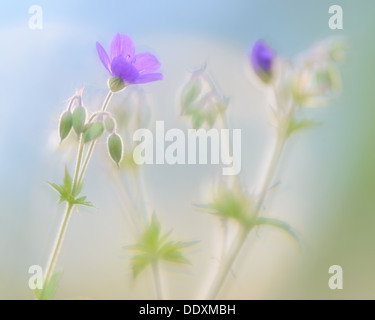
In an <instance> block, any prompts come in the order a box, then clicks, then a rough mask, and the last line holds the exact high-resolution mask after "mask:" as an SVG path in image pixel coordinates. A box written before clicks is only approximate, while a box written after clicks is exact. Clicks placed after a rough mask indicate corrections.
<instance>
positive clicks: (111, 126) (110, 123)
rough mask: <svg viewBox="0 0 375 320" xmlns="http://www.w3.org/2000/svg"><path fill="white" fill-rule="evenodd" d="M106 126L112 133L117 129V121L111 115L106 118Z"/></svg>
mask: <svg viewBox="0 0 375 320" xmlns="http://www.w3.org/2000/svg"><path fill="white" fill-rule="evenodd" d="M104 127H105V129H106V130H107V131H108V132H109V133H112V132H113V131H114V130H115V127H116V126H115V121H114V120H113V119H112V118H111V117H107V118H105V120H104Z"/></svg>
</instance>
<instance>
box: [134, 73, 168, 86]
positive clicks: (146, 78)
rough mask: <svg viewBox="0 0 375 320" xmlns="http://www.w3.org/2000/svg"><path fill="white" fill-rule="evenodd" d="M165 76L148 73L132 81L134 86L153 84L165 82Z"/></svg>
mask: <svg viewBox="0 0 375 320" xmlns="http://www.w3.org/2000/svg"><path fill="white" fill-rule="evenodd" d="M163 78H164V76H163V74H162V73H147V74H142V75H140V76H139V77H138V78H137V79H135V80H133V81H130V83H132V84H141V83H147V82H153V81H158V80H163Z"/></svg>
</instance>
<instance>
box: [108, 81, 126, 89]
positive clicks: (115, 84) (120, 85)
mask: <svg viewBox="0 0 375 320" xmlns="http://www.w3.org/2000/svg"><path fill="white" fill-rule="evenodd" d="M108 86H109V89H111V91H112V92H118V91H121V90H122V89H124V88H125V83H124V81H123V80H122V79H121V78H120V77H113V78H110V79H109V80H108Z"/></svg>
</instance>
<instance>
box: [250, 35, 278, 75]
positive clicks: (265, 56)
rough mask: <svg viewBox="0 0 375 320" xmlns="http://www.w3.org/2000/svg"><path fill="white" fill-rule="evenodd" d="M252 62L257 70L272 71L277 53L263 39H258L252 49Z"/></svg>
mask: <svg viewBox="0 0 375 320" xmlns="http://www.w3.org/2000/svg"><path fill="white" fill-rule="evenodd" d="M250 58H251V63H252V65H253V68H254V70H255V72H257V73H258V72H265V73H268V74H269V73H271V71H272V70H271V69H272V65H273V61H274V59H275V53H274V52H273V50H272V49H271V48H270V47H269V46H267V44H266V43H265V42H263V41H262V40H258V41H257V42H256V43H255V44H254V46H253V49H252V51H251V56H250Z"/></svg>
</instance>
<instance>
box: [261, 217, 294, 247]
mask: <svg viewBox="0 0 375 320" xmlns="http://www.w3.org/2000/svg"><path fill="white" fill-rule="evenodd" d="M255 225H256V226H258V227H262V226H269V227H274V228H277V229H279V230H281V231H283V232H286V233H287V234H288V235H290V236H291V237H292V238H293V239H294V240H296V241H297V243H298V244H300V241H299V238H298V237H297V235H296V233H295V232H294V231H293V229H292V228H291V226H290V225H289V224H287V223H286V222H284V221H281V220H277V219H271V218H264V217H258V218H257V219H256V220H255Z"/></svg>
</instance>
